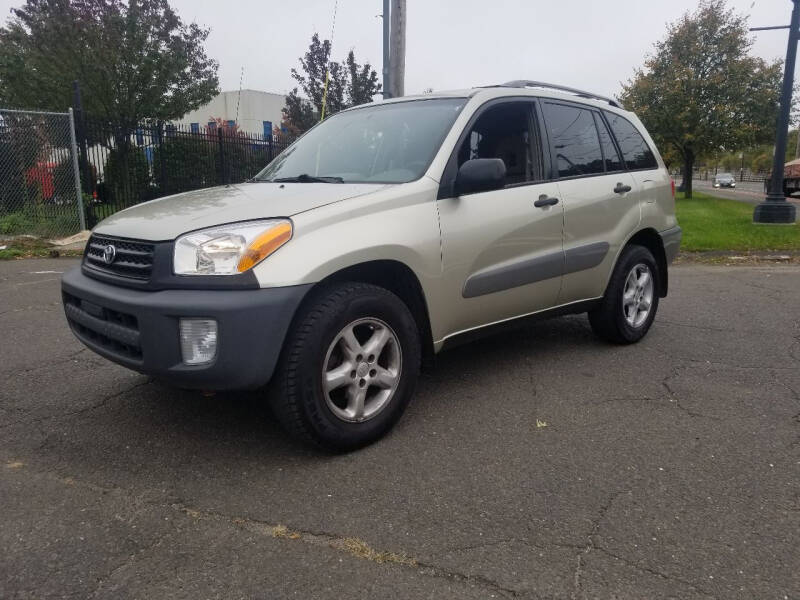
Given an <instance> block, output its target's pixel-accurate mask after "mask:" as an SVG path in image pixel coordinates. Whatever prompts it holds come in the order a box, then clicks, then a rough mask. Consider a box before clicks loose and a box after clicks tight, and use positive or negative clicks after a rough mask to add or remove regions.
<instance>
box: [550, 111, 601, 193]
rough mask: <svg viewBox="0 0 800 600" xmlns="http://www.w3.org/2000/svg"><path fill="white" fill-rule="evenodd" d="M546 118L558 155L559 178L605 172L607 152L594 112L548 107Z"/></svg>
mask: <svg viewBox="0 0 800 600" xmlns="http://www.w3.org/2000/svg"><path fill="white" fill-rule="evenodd" d="M544 118H545V121H546V123H547V130H548V132H549V134H550V142H551V143H552V144H553V148H554V149H555V153H556V165H557V167H558V176H559V177H575V176H576V175H592V174H594V173H603V172H604V170H605V169H604V168H603V152H602V150H601V149H600V138H599V136H598V135H597V127H595V124H594V117H593V116H592V113H591V111H589V110H584V109H582V108H578V107H576V106H567V105H564V104H551V103H549V102H547V103H545V104H544Z"/></svg>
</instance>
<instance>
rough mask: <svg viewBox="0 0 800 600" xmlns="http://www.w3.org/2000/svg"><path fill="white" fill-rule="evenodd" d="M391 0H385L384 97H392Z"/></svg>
mask: <svg viewBox="0 0 800 600" xmlns="http://www.w3.org/2000/svg"><path fill="white" fill-rule="evenodd" d="M390 1H391V0H383V15H381V16H382V17H383V99H384V100H386V99H387V98H391V97H392V87H391V76H390V73H389V70H390V58H389V57H390V50H389V47H390V38H391V31H392V29H391V26H392V22H391V18H390V16H389V15H390V14H391V10H390V8H389V3H390Z"/></svg>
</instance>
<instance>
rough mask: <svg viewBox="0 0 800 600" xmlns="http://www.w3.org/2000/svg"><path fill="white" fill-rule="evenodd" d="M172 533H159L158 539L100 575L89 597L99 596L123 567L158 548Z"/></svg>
mask: <svg viewBox="0 0 800 600" xmlns="http://www.w3.org/2000/svg"><path fill="white" fill-rule="evenodd" d="M171 535H172V532H167V533H163V534H161V535H159V536H158V537H156V539H155V540H153V541H152V542H151V543H149V544H147V545H145V546H142V547H141V548H139V549H138V550H136V552H133V553H132V554H130V555H129V556H128V558H127V559H125V560H124V561H123V562H122V563H121V564H119V565H117V566H116V567H114V568H113V569H111V571H109V572H108V573H107V574H106V575H104V576H103V577H100V578H99V579H98V580H97V584H96V585H95V588H94V591H93V592H92V593H91V594H90V595H89V596H88V598H97V597H98V594H100V592H101V590H102V589H103V586H104V585H105V584H106V582H108V581H110V580H112V579H113V578H114V576H115V575H116V574H117V573H119V572H120V571H122V570H123V569H125V568H126V567H128V566H129V565H131V564H133V563H134V562H135V561H136V559H137V558H139V557H140V556H142V555H143V554H146V553H147V552H150V551H151V550H155V549H156V548H158V547H159V546H161V544H163V543H164V540H166V539H167V538H168V537H170V536H171Z"/></svg>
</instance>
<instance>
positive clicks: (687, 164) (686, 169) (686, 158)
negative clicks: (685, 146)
mask: <svg viewBox="0 0 800 600" xmlns="http://www.w3.org/2000/svg"><path fill="white" fill-rule="evenodd" d="M693 171H694V152H692V151H691V150H684V153H683V183H681V188H682V189H683V193H684V194H685V196H686V198H691V197H692V172H693Z"/></svg>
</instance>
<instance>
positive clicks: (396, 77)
mask: <svg viewBox="0 0 800 600" xmlns="http://www.w3.org/2000/svg"><path fill="white" fill-rule="evenodd" d="M391 1H392V10H391V21H392V31H391V50H390V58H389V64H390V75H389V84H390V85H391V89H390V93H391V97H392V98H398V97H400V96H403V95H404V88H405V79H406V77H405V73H406V0H391ZM798 2H800V0H798Z"/></svg>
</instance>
